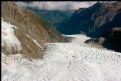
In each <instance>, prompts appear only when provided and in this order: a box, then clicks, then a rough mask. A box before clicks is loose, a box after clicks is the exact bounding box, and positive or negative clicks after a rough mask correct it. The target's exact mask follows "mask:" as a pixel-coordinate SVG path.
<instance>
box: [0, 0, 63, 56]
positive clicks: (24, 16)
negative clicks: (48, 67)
mask: <svg viewBox="0 0 121 81" xmlns="http://www.w3.org/2000/svg"><path fill="white" fill-rule="evenodd" d="M1 7H2V9H1V10H2V14H1V15H2V18H3V19H4V20H5V21H6V22H10V23H11V24H12V25H15V26H16V27H18V28H17V29H14V33H15V35H16V37H17V38H18V40H19V41H20V43H21V45H22V50H21V54H23V55H24V56H26V57H30V58H40V57H41V58H42V51H44V49H42V48H40V47H38V46H37V45H36V44H35V42H34V41H33V40H32V39H35V40H36V41H37V42H38V43H39V45H41V46H42V47H44V46H43V44H44V43H47V42H62V41H63V37H62V36H61V35H60V34H59V33H58V32H57V31H56V29H55V27H54V26H53V25H52V24H51V23H49V22H47V21H45V20H43V19H42V18H41V17H39V16H38V15H36V14H35V13H33V12H32V11H31V10H28V9H25V8H22V7H18V6H17V5H16V4H15V3H14V2H10V1H7V2H4V1H3V2H2V6H1ZM27 35H28V36H30V37H28V36H27ZM5 49H7V48H5V47H3V48H2V51H3V52H4V53H11V52H9V51H8V52H6V50H5ZM12 53H13V54H14V53H15V54H16V53H17V52H16V50H13V51H12Z"/></svg>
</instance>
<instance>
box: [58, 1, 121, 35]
mask: <svg viewBox="0 0 121 81" xmlns="http://www.w3.org/2000/svg"><path fill="white" fill-rule="evenodd" d="M120 21H121V2H120V1H119V2H115V3H108V2H106V3H100V2H97V3H96V4H94V5H93V6H91V7H89V8H87V9H84V10H81V11H80V10H78V13H76V14H74V15H73V16H72V17H71V18H70V20H68V21H66V22H65V23H62V24H61V25H60V26H59V28H58V30H59V31H60V32H61V33H63V34H79V33H81V32H83V33H85V34H87V35H88V36H91V37H99V36H100V35H101V34H102V33H104V32H106V31H107V30H108V29H110V28H113V27H121V23H120Z"/></svg>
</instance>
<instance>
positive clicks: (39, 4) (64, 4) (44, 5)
mask: <svg viewBox="0 0 121 81" xmlns="http://www.w3.org/2000/svg"><path fill="white" fill-rule="evenodd" d="M96 2H97V1H33V2H20V1H19V2H16V3H17V4H18V5H19V6H23V7H34V8H39V9H44V10H77V9H79V8H83V7H89V6H91V5H93V4H95V3H96Z"/></svg>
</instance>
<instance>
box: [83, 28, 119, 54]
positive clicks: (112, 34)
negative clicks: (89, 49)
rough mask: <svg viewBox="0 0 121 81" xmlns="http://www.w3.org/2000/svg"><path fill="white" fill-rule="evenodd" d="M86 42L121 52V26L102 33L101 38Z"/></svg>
mask: <svg viewBox="0 0 121 81" xmlns="http://www.w3.org/2000/svg"><path fill="white" fill-rule="evenodd" d="M85 43H93V44H98V45H101V46H103V47H105V48H108V49H111V50H114V51H118V52H121V27H115V28H112V29H110V30H108V31H107V32H106V33H104V34H102V35H101V37H99V38H92V39H89V40H87V41H85Z"/></svg>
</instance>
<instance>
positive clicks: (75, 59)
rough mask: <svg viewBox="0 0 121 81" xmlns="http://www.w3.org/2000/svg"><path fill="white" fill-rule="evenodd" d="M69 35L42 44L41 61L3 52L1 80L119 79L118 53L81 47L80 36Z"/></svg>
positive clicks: (97, 80) (70, 80) (80, 80)
mask: <svg viewBox="0 0 121 81" xmlns="http://www.w3.org/2000/svg"><path fill="white" fill-rule="evenodd" d="M69 37H70V36H69ZM71 37H74V39H73V40H72V42H70V43H48V44H46V46H47V51H46V52H45V56H44V58H43V59H42V60H32V61H29V60H26V59H25V58H23V57H22V56H21V55H10V56H5V55H4V54H3V55H2V81H8V80H9V81H121V53H118V52H113V51H108V50H100V49H97V48H93V47H90V46H87V45H86V46H85V45H83V44H85V43H84V41H85V40H87V39H88V37H85V36H83V35H72V36H71ZM80 39H82V41H80ZM10 68H11V69H10Z"/></svg>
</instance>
